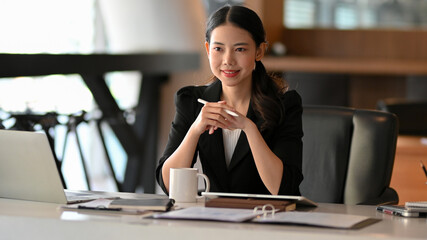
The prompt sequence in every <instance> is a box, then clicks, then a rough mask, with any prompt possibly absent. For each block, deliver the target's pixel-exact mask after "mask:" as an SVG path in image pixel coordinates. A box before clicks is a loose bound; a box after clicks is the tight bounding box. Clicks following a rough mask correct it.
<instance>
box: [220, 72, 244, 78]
mask: <svg viewBox="0 0 427 240" xmlns="http://www.w3.org/2000/svg"><path fill="white" fill-rule="evenodd" d="M221 72H222V74H224V76H226V77H228V78H232V77H235V76H237V74H239V72H240V71H239V70H221Z"/></svg>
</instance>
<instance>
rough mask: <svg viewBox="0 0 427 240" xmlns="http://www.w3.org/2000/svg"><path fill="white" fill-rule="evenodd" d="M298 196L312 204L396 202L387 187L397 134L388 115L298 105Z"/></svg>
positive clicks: (395, 119) (385, 113) (396, 128)
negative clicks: (300, 138)
mask: <svg viewBox="0 0 427 240" xmlns="http://www.w3.org/2000/svg"><path fill="white" fill-rule="evenodd" d="M303 130H304V137H303V144H304V148H303V149H304V150H303V174H304V180H303V182H302V183H301V186H300V189H301V193H302V195H303V196H306V197H308V198H309V199H312V200H314V201H317V202H326V203H345V204H382V203H397V202H398V195H397V193H396V191H394V190H393V189H391V188H390V187H389V184H390V179H391V173H392V170H393V164H394V156H395V151H396V141H397V135H398V122H397V118H396V116H395V115H394V114H392V113H387V112H381V111H375V110H359V109H354V108H346V107H332V106H304V112H303Z"/></svg>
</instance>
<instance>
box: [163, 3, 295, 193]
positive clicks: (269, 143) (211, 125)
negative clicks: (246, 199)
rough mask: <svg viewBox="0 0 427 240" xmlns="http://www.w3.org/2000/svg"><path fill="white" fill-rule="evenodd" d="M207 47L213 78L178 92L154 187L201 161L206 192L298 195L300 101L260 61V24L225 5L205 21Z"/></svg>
mask: <svg viewBox="0 0 427 240" xmlns="http://www.w3.org/2000/svg"><path fill="white" fill-rule="evenodd" d="M205 47H206V52H207V55H208V58H209V63H210V68H211V70H212V73H213V74H214V80H213V82H212V83H211V84H210V85H209V86H189V87H184V88H182V89H180V90H179V91H178V92H177V94H176V96H175V104H176V114H175V119H174V121H173V123H172V128H171V131H170V134H169V140H168V144H167V146H166V149H165V151H164V154H163V156H162V157H161V159H160V161H159V165H158V167H157V170H156V175H157V181H158V183H159V185H160V186H161V187H162V189H163V190H164V191H165V193H168V191H169V170H170V168H180V167H192V166H193V165H194V163H195V162H196V159H197V156H199V158H200V162H201V164H202V168H203V172H204V173H205V174H206V175H207V176H208V177H209V180H210V183H211V191H214V192H234V193H257V194H280V195H300V192H299V185H300V183H301V181H302V179H303V176H302V172H301V165H302V141H301V138H302V136H303V133H302V123H301V115H302V106H301V98H300V96H299V95H298V93H297V92H295V91H285V90H286V88H285V86H284V83H283V81H281V80H280V79H275V78H273V77H271V76H269V75H268V74H267V72H266V70H265V68H264V66H263V64H262V63H261V59H262V57H263V56H264V53H265V51H266V48H267V43H266V41H265V31H264V28H263V25H262V22H261V20H260V19H259V17H258V16H257V14H256V13H255V12H253V11H252V10H250V9H248V8H245V7H241V6H232V7H230V6H227V7H223V8H221V9H219V10H218V11H216V12H215V13H214V14H213V15H212V16H211V17H210V18H209V20H208V23H207V29H206V42H205ZM198 99H203V100H205V101H207V103H206V104H204V105H203V104H201V103H200V102H198ZM230 111H231V112H233V113H230Z"/></svg>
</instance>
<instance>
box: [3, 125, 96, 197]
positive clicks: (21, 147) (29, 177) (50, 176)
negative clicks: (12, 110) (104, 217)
mask: <svg viewBox="0 0 427 240" xmlns="http://www.w3.org/2000/svg"><path fill="white" fill-rule="evenodd" d="M70 194H71V196H68V197H67V196H66V192H65V191H64V188H63V186H62V182H61V178H60V176H59V173H58V169H57V167H56V163H55V159H54V157H53V153H52V150H51V148H50V145H49V142H48V139H47V136H46V135H45V134H44V133H38V132H27V131H15V130H0V198H12V199H21V200H30V201H38V202H50V203H61V204H67V203H76V202H81V201H88V200H91V199H94V197H93V196H89V194H87V195H86V194H82V195H83V196H80V195H79V194H74V193H70Z"/></svg>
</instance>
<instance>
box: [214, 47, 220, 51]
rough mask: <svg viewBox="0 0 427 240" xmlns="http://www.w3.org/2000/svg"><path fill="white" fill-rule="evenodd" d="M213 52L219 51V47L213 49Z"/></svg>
mask: <svg viewBox="0 0 427 240" xmlns="http://www.w3.org/2000/svg"><path fill="white" fill-rule="evenodd" d="M213 50H214V51H221V48H220V47H214V48H213Z"/></svg>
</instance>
